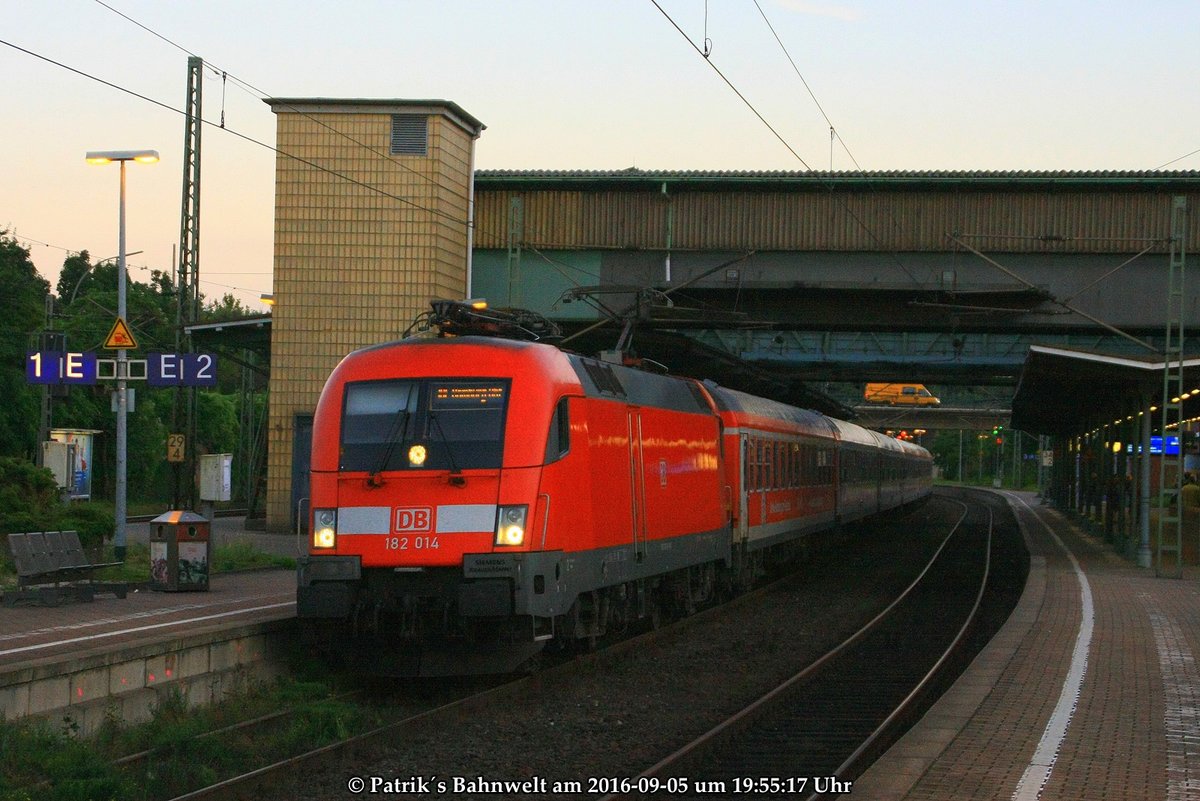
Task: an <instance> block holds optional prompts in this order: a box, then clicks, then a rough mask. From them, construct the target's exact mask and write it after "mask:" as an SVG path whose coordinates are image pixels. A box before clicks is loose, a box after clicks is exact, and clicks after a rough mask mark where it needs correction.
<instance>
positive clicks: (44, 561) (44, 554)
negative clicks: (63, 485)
mask: <svg viewBox="0 0 1200 801" xmlns="http://www.w3.org/2000/svg"><path fill="white" fill-rule="evenodd" d="M8 547H9V550H11V551H12V556H13V562H14V564H15V565H16V569H17V583H18V586H19V589H17V590H10V591H7V592H5V593H4V605H5V606H15V605H16V604H19V603H35V604H45V605H47V606H57V605H58V604H60V603H61V602H62V601H63V600H64V599H69V598H74V599H76V600H80V601H91V600H92V599H93V598H94V597H95V595H96V593H97V592H111V593H112V594H114V595H115V596H117V597H118V598H124V597H125V594H126V592H127V591H128V584H127V583H125V582H120V581H97V580H95V579H94V578H93V577H92V576H93V573H95V571H97V570H100V569H101V568H105V567H113V566H114V565H118V564H120V562H92V561H90V560H89V559H88V557H87V555H86V554H85V553H84V551H83V546H82V545H80V543H79V534H78V533H77V532H75V531H34V532H28V533H23V534H9V535H8Z"/></svg>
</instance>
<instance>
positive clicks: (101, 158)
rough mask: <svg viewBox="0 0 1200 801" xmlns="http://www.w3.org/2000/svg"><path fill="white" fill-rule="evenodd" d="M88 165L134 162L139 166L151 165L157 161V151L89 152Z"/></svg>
mask: <svg viewBox="0 0 1200 801" xmlns="http://www.w3.org/2000/svg"><path fill="white" fill-rule="evenodd" d="M85 158H86V159H87V163H88V164H112V163H113V162H114V161H136V162H138V163H140V164H153V163H155V162H156V161H158V151H157V150H89V151H88V153H87V156H85Z"/></svg>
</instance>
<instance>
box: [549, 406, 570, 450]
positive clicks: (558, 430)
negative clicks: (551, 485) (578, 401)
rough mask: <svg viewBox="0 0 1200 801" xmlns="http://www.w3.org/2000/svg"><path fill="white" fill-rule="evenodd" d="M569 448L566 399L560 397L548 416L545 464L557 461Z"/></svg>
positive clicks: (568, 417) (568, 420)
mask: <svg viewBox="0 0 1200 801" xmlns="http://www.w3.org/2000/svg"><path fill="white" fill-rule="evenodd" d="M569 450H571V419H570V415H569V414H568V412H567V399H566V398H561V399H560V400H559V401H558V403H557V404H556V405H555V407H554V414H553V415H552V416H551V418H550V433H549V434H548V435H547V437H546V464H550V463H551V462H557V461H558V460H559V459H561V458H563V457H564V456H566V455H567V451H569Z"/></svg>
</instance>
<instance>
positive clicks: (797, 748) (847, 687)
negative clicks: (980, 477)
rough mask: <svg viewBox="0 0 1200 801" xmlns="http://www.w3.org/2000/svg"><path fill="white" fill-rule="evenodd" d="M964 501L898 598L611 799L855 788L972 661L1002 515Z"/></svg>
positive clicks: (810, 793) (799, 794)
mask: <svg viewBox="0 0 1200 801" xmlns="http://www.w3.org/2000/svg"><path fill="white" fill-rule="evenodd" d="M957 503H960V505H961V506H962V508H963V511H962V517H961V518H960V519H959V521H958V523H957V524H956V525H955V526H954V528H953V529H952V530H951V532H950V533H949V534H948V535H947V537H946V539H945V541H944V542H943V543H942V546H941V547H940V548H939V549H938V551H937V553H936V555H935V556H934V558H933V559H932V560H930V562H929V564H928V565H927V566H926V567H925V569H924V570H923V571H922V572H921V574H920V575H919V576H918V577H917V578H916V579H915V580H914V581H913V582H912V584H911V585H909V587H908V588H907V589H906V590H905V591H904V593H903V594H901V595H900V596H899V597H898V598H897V599H896V600H895V601H893V602H892V604H890V605H889V606H888V607H887V608H886V609H884V610H883V611H882V612H880V613H879V614H878V615H877V616H876V617H875V618H873V619H872V620H871V621H869V622H868V623H867V624H866V625H864V626H863V627H862V628H861V629H859V630H858V631H856V632H855V633H854V634H852V635H851V636H850V637H848V638H847V639H846V640H844V641H843V642H842V643H841V644H839V645H838V646H837V647H835V648H833V649H831V650H830V651H829V652H828V653H826V654H825V655H824V656H822V657H821V658H820V659H818V660H817V661H816V662H814V663H813V664H812V665H810V666H809V667H807V668H805V669H804V670H802V671H800V672H799V673H797V674H795V675H793V676H792V677H791V678H789V679H788V680H787V681H785V682H783V683H781V684H780V685H779V686H777V687H776V688H775V689H773V690H771V691H770V692H768V693H767V694H765V695H763V696H762V697H761V698H759V699H758V700H757V701H755V702H754V703H752V704H750V705H748V706H747V707H745V708H744V709H742V710H740V711H739V712H737V713H736V714H734V715H732V716H730V717H729V718H728V719H726V720H725V721H724V722H722V723H721V724H719V725H718V726H716V727H714V728H713V729H711V730H710V731H708V732H706V733H705V734H703V735H702V736H700V737H698V738H696V739H695V740H693V741H692V742H690V743H688V744H687V745H685V746H684V747H683V748H681V749H679V750H678V751H676V752H674V753H672V754H671V755H669V756H667V757H666V758H664V759H663V760H661V761H660V762H658V763H657V764H655V765H654V766H652V767H650V768H648V769H647V770H645V771H643V772H642V773H641V774H640V775H639V776H637V777H636V778H634V779H632V780H631V781H629V782H627V783H626V784H625V786H624V787H622V788H619V790H618V792H614V793H610V794H609V795H606V796H604V799H605V801H608V799H616V798H637V797H651V796H654V795H661V794H663V793H669V794H670V795H671V797H672V798H714V797H726V796H727V795H728V796H734V795H747V794H749V795H754V796H755V797H758V798H789V799H809V800H810V801H811V799H817V798H822V797H835V796H837V795H839V794H841V793H849V792H851V791H852V786H853V779H854V778H855V777H856V776H858V775H859V774H860V773H861V772H862V770H864V769H865V768H866V767H867V766H869V765H870V763H871V762H872V761H874V759H875V758H877V757H878V756H879V755H880V754H881V753H882V752H883V751H884V750H886V748H887V747H888V745H890V743H891V742H893V741H894V740H895V739H896V737H898V736H899V735H900V734H901V733H903V731H904V730H905V729H907V727H908V726H909V725H911V723H912V722H913V721H915V719H917V718H918V717H919V716H920V713H921V711H922V710H923V706H921V702H922V701H923V700H925V699H929V698H935V697H936V695H937V694H940V692H941V690H943V689H944V686H946V685H948V683H949V682H950V681H952V680H953V678H954V677H956V676H957V675H958V672H959V670H958V668H961V667H962V666H963V665H964V664H965V660H966V659H969V657H970V655H969V654H968V655H966V656H963V654H962V649H963V646H964V644H966V643H967V641H968V640H969V634H970V632H971V629H972V627H973V626H974V625H975V624H976V622H977V619H978V616H979V612H980V607H981V602H982V601H983V599H984V594H985V590H986V589H987V586H988V580H989V576H990V565H991V552H992V532H993V528H994V517H993V512H992V510H991V509H990V508H987V507H986V506H984V505H982V504H976V505H974V506H969V505H968V504H966V503H962V502H961V501H958V502H957ZM972 518H974V519H972ZM684 777H686V778H684Z"/></svg>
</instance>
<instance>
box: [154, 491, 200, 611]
mask: <svg viewBox="0 0 1200 801" xmlns="http://www.w3.org/2000/svg"><path fill="white" fill-rule="evenodd" d="M209 526H210V524H209V522H208V520H207V519H206V518H204V517H202V516H200V515H198V514H196V513H195V512H185V511H179V510H176V511H171V512H165V513H163V514H161V515H159V516H158V517H156V518H154V519H153V520H151V521H150V589H152V590H162V591H164V592H186V591H197V590H199V591H206V590H208V566H209V565H210V564H211V563H212V539H211V537H210V528H209Z"/></svg>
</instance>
